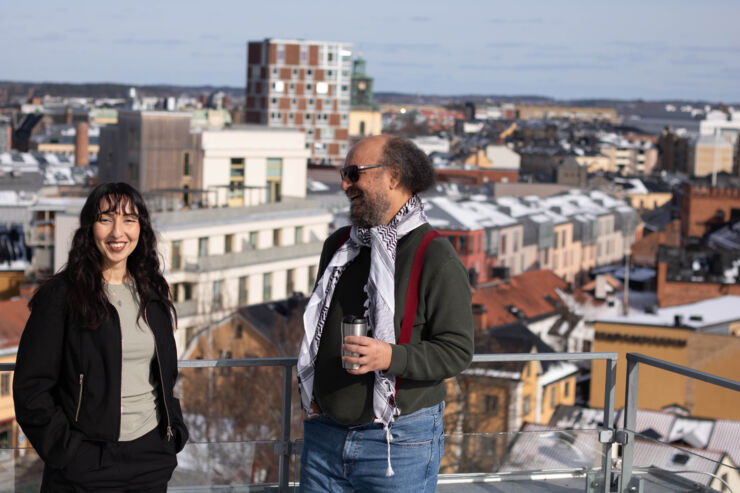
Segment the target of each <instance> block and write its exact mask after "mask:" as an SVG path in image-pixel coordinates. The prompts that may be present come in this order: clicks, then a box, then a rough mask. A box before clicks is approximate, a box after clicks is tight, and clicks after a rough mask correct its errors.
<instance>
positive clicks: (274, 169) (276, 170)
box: [266, 157, 283, 202]
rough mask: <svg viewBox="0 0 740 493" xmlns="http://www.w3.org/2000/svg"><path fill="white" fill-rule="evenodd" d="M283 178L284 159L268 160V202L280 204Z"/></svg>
mask: <svg viewBox="0 0 740 493" xmlns="http://www.w3.org/2000/svg"><path fill="white" fill-rule="evenodd" d="M282 177H283V158H279V157H268V158H267V183H266V186H267V202H280V186H281V184H282Z"/></svg>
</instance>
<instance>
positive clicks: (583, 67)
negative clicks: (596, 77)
mask: <svg viewBox="0 0 740 493" xmlns="http://www.w3.org/2000/svg"><path fill="white" fill-rule="evenodd" d="M457 68H459V69H460V70H467V71H489V70H490V71H496V72H499V71H513V72H560V71H563V72H566V71H594V70H610V69H612V68H613V67H612V66H611V65H609V64H604V63H602V64H599V63H517V64H507V65H473V64H463V65H458V66H457Z"/></svg>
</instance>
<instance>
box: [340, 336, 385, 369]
mask: <svg viewBox="0 0 740 493" xmlns="http://www.w3.org/2000/svg"><path fill="white" fill-rule="evenodd" d="M342 350H343V351H350V352H353V353H355V354H359V355H360V356H342V361H343V362H345V363H351V364H354V365H360V367H359V368H358V369H357V370H350V369H347V372H348V373H351V374H352V375H363V374H365V373H368V372H371V371H375V370H383V371H385V370H387V369H388V368H389V367H390V366H391V354H392V351H391V345H390V344H388V343H387V342H383V341H379V340H377V339H373V338H372V337H364V336H347V337H345V338H344V344H342Z"/></svg>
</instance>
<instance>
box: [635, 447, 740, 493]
mask: <svg viewBox="0 0 740 493" xmlns="http://www.w3.org/2000/svg"><path fill="white" fill-rule="evenodd" d="M634 444H635V446H634V460H633V462H632V471H633V476H635V477H638V478H642V480H643V481H644V482H645V483H646V484H662V483H671V484H673V485H675V486H674V488H675V489H676V491H697V490H700V489H701V488H705V490H704V491H707V488H708V489H709V490H711V491H722V492H724V491H740V470H739V469H738V468H737V466H736V465H735V463H734V462H733V461H732V459H731V458H730V456H729V455H728V454H726V453H724V452H720V451H712V450H706V449H703V450H700V449H696V448H692V447H690V446H689V445H688V444H686V443H683V444H682V445H680V446H679V445H674V444H667V443H664V442H661V441H658V440H656V439H655V438H654V437H652V436H650V435H645V434H639V433H637V434H635V442H634ZM723 486H724V489H723Z"/></svg>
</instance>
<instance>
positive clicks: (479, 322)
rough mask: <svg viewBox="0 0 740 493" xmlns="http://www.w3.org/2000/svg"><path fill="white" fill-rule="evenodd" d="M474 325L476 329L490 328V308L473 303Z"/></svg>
mask: <svg viewBox="0 0 740 493" xmlns="http://www.w3.org/2000/svg"><path fill="white" fill-rule="evenodd" d="M473 327H474V329H475V330H476V331H479V330H486V329H487V328H488V310H486V307H485V305H482V304H480V303H473Z"/></svg>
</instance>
